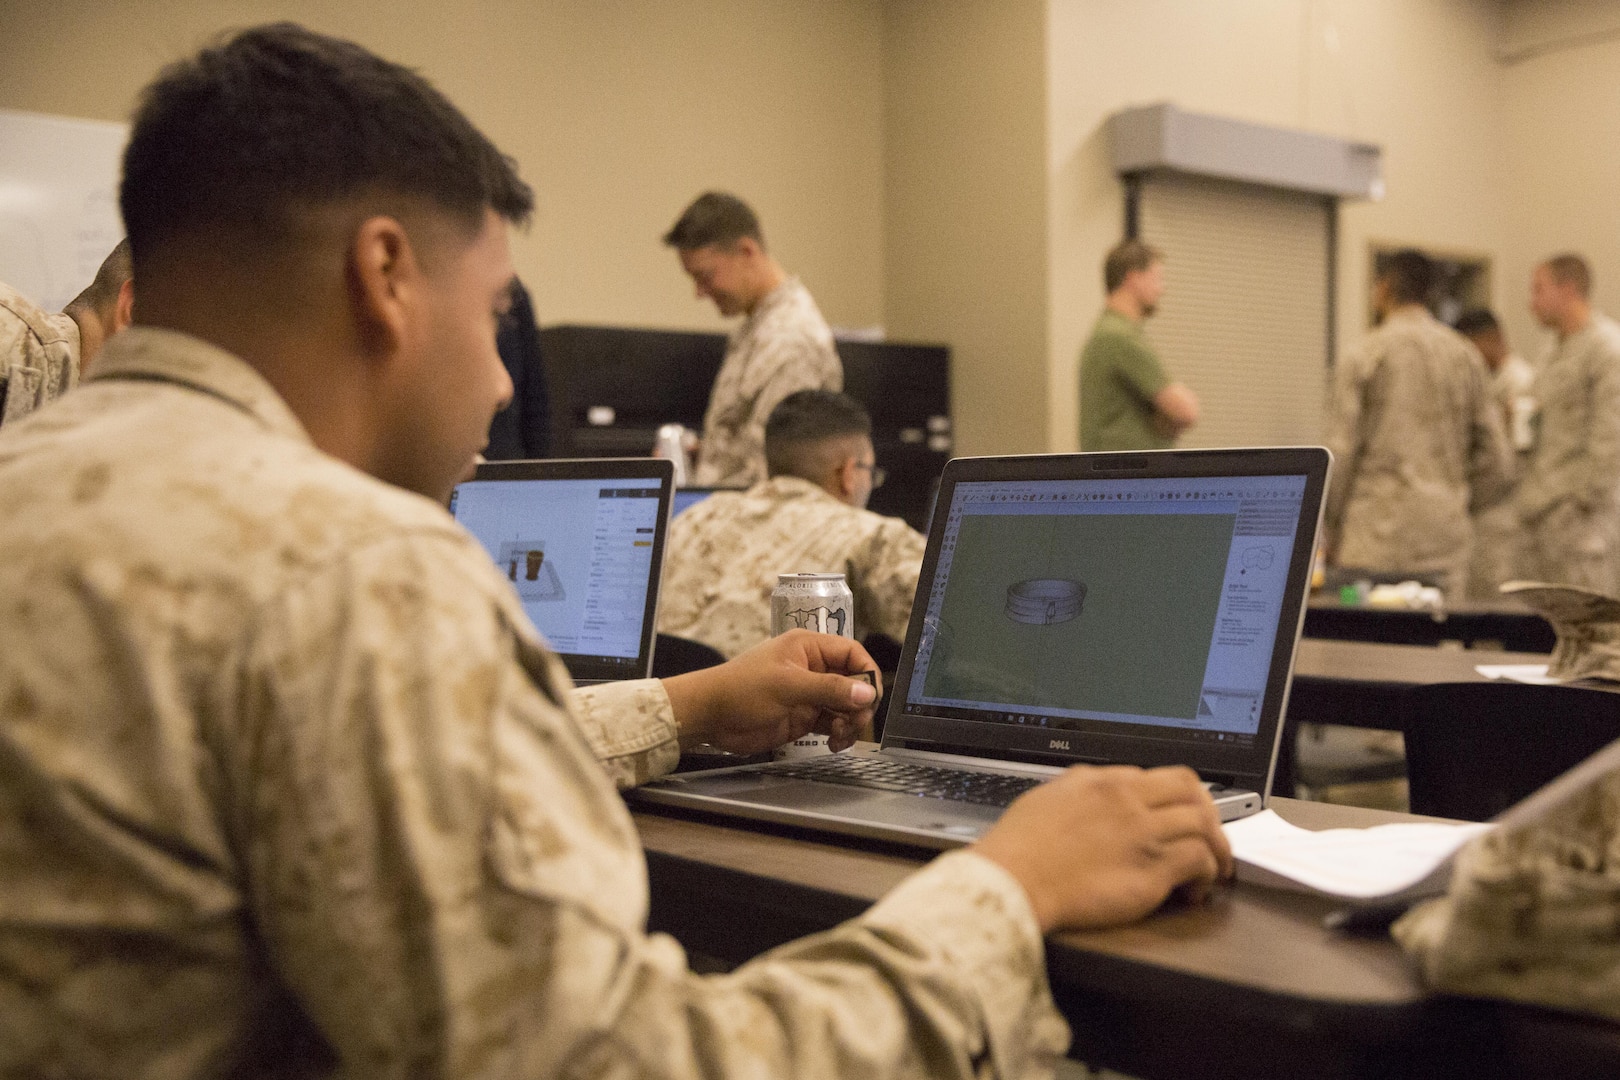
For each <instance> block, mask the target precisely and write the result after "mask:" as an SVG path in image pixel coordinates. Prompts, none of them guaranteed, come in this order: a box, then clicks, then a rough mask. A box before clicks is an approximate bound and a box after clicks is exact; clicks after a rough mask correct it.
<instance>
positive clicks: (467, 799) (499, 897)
mask: <svg viewBox="0 0 1620 1080" xmlns="http://www.w3.org/2000/svg"><path fill="white" fill-rule="evenodd" d="M0 504H3V505H5V506H9V507H13V508H15V507H21V506H27V507H29V512H28V513H27V514H22V513H9V514H5V515H0V608H3V609H4V611H5V613H6V614H5V617H4V618H3V619H0V1077H8V1078H9V1077H24V1076H27V1077H36V1076H72V1077H89V1078H96V1077H118V1078H121V1080H143V1078H157V1077H162V1078H164V1080H190V1078H201V1077H226V1076H230V1077H271V1076H274V1077H311V1076H336V1075H342V1076H346V1077H372V1078H381V1077H400V1078H404V1077H413V1078H416V1077H466V1078H476V1077H492V1078H493V1077H502V1078H505V1077H519V1076H521V1077H550V1076H558V1075H564V1074H566V1075H579V1076H584V1075H591V1076H607V1075H612V1076H631V1075H635V1076H660V1077H671V1078H679V1077H696V1076H699V1075H703V1076H708V1077H724V1076H742V1075H749V1076H767V1075H776V1076H786V1075H789V1074H795V1075H800V1076H808V1077H828V1078H830V1077H834V1076H843V1075H874V1076H876V1075H884V1076H923V1075H925V1074H926V1075H950V1076H967V1075H972V1074H973V1073H974V1071H975V1070H978V1075H999V1076H1009V1077H1010V1076H1033V1075H1044V1074H1047V1073H1049V1071H1050V1068H1051V1066H1052V1064H1053V1055H1054V1054H1055V1053H1057V1052H1058V1051H1059V1050H1061V1048H1062V1047H1063V1045H1064V1042H1065V1039H1066V1028H1065V1027H1064V1025H1063V1023H1062V1020H1061V1018H1060V1017H1059V1016H1058V1015H1057V1014H1056V1012H1055V1011H1054V1009H1053V1007H1052V1003H1051V1000H1050V997H1049V994H1048V991H1047V987H1046V981H1045V977H1044V968H1043V950H1042V942H1041V938H1040V935H1039V932H1038V929H1037V926H1036V923H1035V921H1034V919H1033V917H1032V914H1031V912H1030V910H1029V906H1028V901H1027V899H1026V898H1025V896H1024V894H1023V892H1022V890H1021V889H1020V888H1019V886H1018V884H1017V883H1016V882H1015V881H1014V880H1013V879H1012V878H1011V876H1010V875H1008V874H1006V873H1005V872H1004V871H1002V870H1001V869H1000V868H999V867H997V866H996V865H995V864H993V863H991V862H990V861H988V860H986V859H984V858H982V857H981V856H978V855H976V854H973V853H971V852H959V853H956V854H952V855H946V856H944V857H943V858H941V859H939V860H937V861H936V862H935V863H933V865H931V866H930V867H928V868H927V869H925V870H923V871H922V872H921V873H919V874H917V875H916V876H915V877H913V878H912V879H911V880H910V881H908V882H906V883H904V884H902V885H901V886H900V887H899V888H898V889H897V890H895V892H894V893H892V894H891V895H890V896H888V897H887V898H885V899H884V900H883V901H881V902H880V903H879V904H877V905H876V906H875V907H874V908H873V909H872V910H871V911H869V912H868V913H867V914H865V915H864V916H862V917H861V918H859V919H857V920H854V921H852V922H850V923H847V924H845V925H844V926H842V927H840V928H838V929H835V930H833V931H831V932H829V933H826V934H822V935H819V936H817V937H814V938H810V939H806V940H805V941H801V942H798V943H796V944H793V945H790V946H787V947H785V948H783V949H780V950H777V951H775V952H774V953H771V954H769V955H767V956H766V957H764V958H762V959H761V960H759V961H756V962H755V963H752V964H750V965H747V966H745V967H743V968H741V969H739V970H737V971H736V972H734V973H732V974H730V975H726V976H723V977H715V978H702V977H697V976H694V975H693V974H691V973H690V972H689V971H688V969H687V966H686V963H685V958H684V956H683V954H682V952H681V950H680V948H679V947H678V946H677V945H676V944H675V942H673V941H672V940H670V939H669V938H667V937H663V936H657V935H654V936H648V935H647V934H646V932H645V920H646V917H647V903H648V897H647V880H646V864H645V861H644V858H643V855H642V852H641V850H640V848H639V846H638V844H637V841H636V833H635V828H634V826H633V824H632V822H631V819H630V817H629V815H628V813H627V812H626V810H625V807H624V805H623V803H622V802H621V801H620V800H619V798H618V797H617V795H616V793H615V790H614V781H617V782H618V783H619V784H621V785H623V784H628V783H630V782H633V781H635V780H638V779H642V778H645V777H648V776H651V775H653V774H656V773H659V772H662V771H664V770H666V769H668V768H669V767H670V766H671V764H672V763H673V762H674V760H675V758H676V752H677V749H676V748H677V743H676V738H677V732H676V726H675V721H674V719H673V717H672V715H671V709H670V705H669V700H668V698H667V697H666V696H665V694H664V692H663V688H662V684H660V683H658V682H655V681H637V682H628V683H621V684H618V685H615V686H611V687H606V688H595V689H592V690H589V691H577V692H573V693H572V694H571V692H570V687H569V683H568V679H567V676H566V674H565V673H564V672H563V670H562V668H561V667H560V666H559V664H558V663H557V661H556V660H555V658H554V657H553V656H552V655H551V654H550V653H549V652H548V651H547V650H546V648H545V646H544V645H543V644H542V642H541V641H540V639H539V637H538V636H537V634H536V633H535V631H534V629H533V628H532V626H531V625H530V624H529V622H528V621H527V620H526V619H525V618H524V615H523V611H522V608H521V606H520V604H519V602H518V598H517V597H516V595H515V594H513V592H512V591H511V589H510V587H509V585H508V584H507V583H506V582H505V580H504V579H503V578H502V577H501V575H500V573H499V572H498V571H497V570H496V568H495V567H494V565H493V564H492V563H491V562H490V560H489V557H488V556H487V555H486V554H485V553H484V551H483V549H482V548H480V547H479V545H478V543H477V542H476V541H475V540H474V539H473V538H472V537H470V536H469V535H468V534H467V533H465V532H464V531H463V530H462V529H461V528H460V527H459V526H457V525H456V524H455V523H454V522H453V521H452V520H451V518H450V517H449V515H447V514H446V513H445V512H444V510H443V508H442V507H440V506H438V505H436V504H434V503H433V502H432V501H430V500H428V499H424V498H421V497H419V496H416V495H412V494H409V493H407V492H404V491H401V490H399V489H396V488H393V487H390V486H388V485H385V484H382V483H380V482H378V481H376V480H374V479H372V478H370V477H367V476H365V475H363V474H361V473H360V472H358V471H356V470H354V469H352V468H350V467H348V466H347V465H344V464H342V463H340V462H338V461H336V460H334V459H332V458H330V457H327V456H326V455H324V454H322V453H320V452H319V451H318V450H316V449H315V448H314V447H313V446H312V445H311V444H310V442H309V440H308V437H307V435H306V434H305V433H304V431H303V429H302V428H301V427H300V425H299V423H298V421H297V419H296V418H295V417H294V415H293V413H292V412H291V411H290V410H289V409H288V408H287V406H286V405H285V404H284V403H283V402H282V400H281V399H280V398H279V397H277V396H276V394H275V392H274V391H273V390H272V389H271V387H270V386H269V384H268V383H267V382H265V381H264V379H263V378H261V377H260V376H259V375H258V374H257V373H256V372H254V371H253V370H252V369H251V368H249V367H248V366H247V365H245V364H243V363H242V362H241V361H239V360H237V359H235V358H233V357H231V356H229V355H228V354H226V353H223V352H221V351H219V350H218V349H216V348H214V347H212V346H209V345H207V344H205V343H203V342H201V341H198V340H196V339H194V338H190V337H187V336H184V335H181V334H176V333H172V332H168V331H160V330H152V329H144V328H136V329H134V330H131V331H128V332H126V333H125V334H122V335H120V336H119V338H118V339H116V340H115V341H114V342H112V343H111V344H109V346H108V347H107V349H106V351H105V352H104V353H103V356H102V358H101V360H100V362H99V363H98V364H97V370H96V373H95V376H94V378H93V379H92V380H91V381H90V382H89V383H88V385H87V386H86V387H84V388H82V389H80V390H79V391H76V392H75V393H74V394H72V395H70V396H69V397H68V398H67V399H65V400H64V401H62V402H61V403H59V404H58V405H56V406H53V407H52V408H51V409H50V410H48V411H46V412H44V413H42V414H40V415H39V416H37V417H33V418H31V419H29V420H28V421H26V422H24V423H21V424H19V425H17V426H16V427H15V428H12V429H9V430H7V431H6V432H4V433H0Z"/></svg>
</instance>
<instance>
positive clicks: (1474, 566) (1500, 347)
mask: <svg viewBox="0 0 1620 1080" xmlns="http://www.w3.org/2000/svg"><path fill="white" fill-rule="evenodd" d="M1457 333H1459V334H1461V335H1462V336H1463V337H1465V338H1467V339H1468V340H1469V341H1470V342H1472V343H1473V346H1474V348H1476V349H1478V350H1479V354H1480V356H1482V357H1483V358H1484V359H1485V367H1486V368H1487V369H1488V370H1489V371H1490V373H1491V378H1490V391H1491V396H1492V397H1493V398H1494V399H1495V400H1496V407H1497V410H1498V412H1500V413H1501V415H1502V423H1503V425H1504V428H1505V430H1506V431H1507V434H1508V442H1509V443H1510V444H1511V445H1512V446H1513V450H1514V454H1515V457H1516V460H1515V462H1514V464H1515V466H1517V467H1518V468H1522V467H1523V466H1524V463H1525V459H1526V457H1527V455H1528V453H1529V450H1530V447H1531V445H1532V444H1533V443H1534V442H1535V433H1534V431H1533V429H1532V427H1531V421H1532V420H1533V418H1534V416H1535V411H1536V399H1535V398H1534V397H1532V396H1531V394H1530V387H1531V384H1532V383H1534V382H1535V379H1536V370H1535V368H1533V367H1531V366H1530V364H1529V362H1528V361H1526V360H1525V359H1524V357H1522V356H1520V355H1519V354H1518V353H1516V352H1513V351H1512V350H1510V349H1509V348H1508V342H1507V335H1505V334H1504V333H1503V332H1502V326H1501V324H1500V323H1499V322H1497V319H1496V316H1495V315H1493V314H1492V313H1491V312H1489V311H1487V310H1486V309H1484V308H1474V309H1472V310H1469V311H1465V312H1463V313H1462V315H1460V316H1458V318H1457ZM1523 547H1524V530H1523V529H1522V528H1521V527H1520V525H1519V513H1518V510H1517V509H1516V508H1515V506H1514V502H1513V500H1512V499H1511V498H1508V499H1504V500H1502V501H1501V502H1499V503H1497V504H1496V505H1494V506H1490V507H1486V508H1485V509H1482V510H1480V511H1479V512H1478V513H1477V514H1475V515H1474V557H1473V562H1472V563H1471V564H1470V566H1469V570H1468V595H1470V596H1473V597H1477V598H1480V599H1488V598H1490V597H1493V596H1497V595H1499V594H1498V592H1497V586H1499V585H1501V584H1502V582H1504V581H1511V580H1513V578H1514V577H1515V576H1517V574H1518V572H1519V566H1520V564H1521V563H1522V562H1523V561H1524V555H1523Z"/></svg>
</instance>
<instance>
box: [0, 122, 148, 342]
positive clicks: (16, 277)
mask: <svg viewBox="0 0 1620 1080" xmlns="http://www.w3.org/2000/svg"><path fill="white" fill-rule="evenodd" d="M128 141H129V125H128V124H111V123H107V122H105V121H101V120H79V119H75V118H73V117H68V116H46V115H44V114H42V113H29V112H16V111H13V110H10V109H0V281H3V282H5V283H6V284H7V285H10V286H12V287H13V288H15V289H16V290H17V291H18V292H20V293H22V294H23V295H24V296H26V297H28V298H29V299H31V300H33V301H34V302H35V303H37V304H39V305H40V306H41V307H42V308H44V309H45V310H46V311H60V310H61V309H62V306H63V305H64V304H66V303H67V302H68V301H69V300H72V299H73V298H74V297H75V296H77V295H79V292H80V290H82V289H83V288H84V287H85V286H86V285H88V284H90V282H91V280H92V279H93V278H94V277H95V276H96V270H97V269H98V268H99V267H100V266H101V261H102V260H103V259H105V258H106V257H107V253H108V252H109V251H111V250H112V249H113V248H114V247H115V246H116V245H117V244H118V241H119V240H121V239H123V236H124V223H123V219H122V218H121V217H120V216H119V213H118V176H119V169H120V166H121V160H122V158H123V154H124V144H125V143H126V142H128Z"/></svg>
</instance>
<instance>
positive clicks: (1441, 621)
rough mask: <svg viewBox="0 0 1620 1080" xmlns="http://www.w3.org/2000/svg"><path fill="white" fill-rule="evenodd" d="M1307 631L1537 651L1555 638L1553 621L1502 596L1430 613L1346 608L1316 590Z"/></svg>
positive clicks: (1389, 640)
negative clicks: (1487, 645) (1492, 644)
mask: <svg viewBox="0 0 1620 1080" xmlns="http://www.w3.org/2000/svg"><path fill="white" fill-rule="evenodd" d="M1305 636H1306V637H1310V638H1327V639H1334V640H1340V641H1377V642H1382V643H1384V644H1388V645H1438V644H1439V643H1440V642H1442V641H1460V642H1462V643H1463V644H1464V645H1473V644H1475V643H1476V642H1481V643H1484V642H1495V643H1496V645H1495V647H1497V648H1502V649H1508V650H1511V651H1513V652H1536V653H1548V652H1551V651H1552V648H1553V643H1554V641H1555V637H1554V634H1553V629H1552V624H1551V623H1549V622H1548V621H1547V620H1546V619H1544V618H1542V617H1541V616H1540V615H1537V614H1536V613H1535V612H1533V611H1531V610H1530V609H1529V607H1527V606H1526V605H1524V604H1523V603H1520V602H1518V601H1516V600H1514V599H1513V598H1511V597H1506V596H1504V597H1502V598H1501V599H1498V600H1488V601H1487V600H1463V601H1458V602H1456V603H1453V604H1450V605H1448V606H1447V608H1446V610H1445V611H1443V612H1429V611H1402V610H1397V609H1391V608H1373V607H1364V606H1361V607H1357V606H1349V607H1347V606H1345V605H1344V604H1341V603H1340V602H1339V599H1338V597H1336V596H1331V595H1321V594H1319V595H1315V596H1312V597H1311V599H1310V602H1309V604H1308V606H1307V607H1306V609H1305Z"/></svg>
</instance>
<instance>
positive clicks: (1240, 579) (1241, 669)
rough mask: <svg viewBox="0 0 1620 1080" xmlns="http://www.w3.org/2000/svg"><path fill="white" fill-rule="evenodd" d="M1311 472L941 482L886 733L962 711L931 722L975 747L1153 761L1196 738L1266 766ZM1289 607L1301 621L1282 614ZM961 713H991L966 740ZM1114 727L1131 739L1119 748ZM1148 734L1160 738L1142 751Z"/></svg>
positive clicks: (1181, 751) (978, 718)
mask: <svg viewBox="0 0 1620 1080" xmlns="http://www.w3.org/2000/svg"><path fill="white" fill-rule="evenodd" d="M1071 460H1072V459H1071ZM1116 460H1117V458H1116ZM1308 480H1309V476H1308V474H1307V472H1304V471H1302V472H1300V473H1283V474H1278V475H1259V474H1257V475H1230V476H1217V475H1209V476H1198V475H1193V476H1187V475H1182V476H1176V477H1166V476H1157V477H1154V476H1117V475H1116V476H1108V477H1099V478H1096V479H1091V478H1074V477H1066V478H1051V479H1045V478H1039V479H1033V478H1020V479H986V480H973V479H969V478H967V477H963V478H962V479H960V480H958V481H957V482H955V483H954V484H950V485H948V488H947V490H942V492H941V496H940V498H941V504H940V511H941V512H943V513H944V514H945V517H944V520H943V521H936V522H935V526H934V529H933V530H932V532H933V535H932V536H931V537H930V547H931V549H932V550H931V552H930V554H931V556H932V559H931V567H930V571H931V572H925V577H924V580H923V584H922V586H921V588H920V589H919V594H918V598H917V599H918V603H919V605H921V606H922V609H923V610H922V611H921V613H920V615H921V625H920V627H919V626H916V625H914V626H913V633H912V635H910V636H911V638H912V639H913V640H912V641H908V650H907V651H908V653H909V654H910V656H909V659H910V660H911V663H910V666H909V669H908V668H906V666H905V665H904V664H903V665H902V674H901V678H902V681H903V683H902V685H903V690H902V692H903V695H904V696H903V698H902V700H901V701H900V702H898V703H897V704H898V705H899V708H898V710H897V711H898V712H899V713H900V714H901V715H900V716H899V717H897V718H894V719H897V720H898V721H899V723H898V724H895V729H896V731H897V733H901V732H908V731H909V732H910V733H912V734H916V733H917V732H918V730H919V724H918V723H917V722H915V721H911V720H910V718H912V717H916V718H919V719H920V718H924V717H926V718H930V719H933V720H945V721H954V722H955V723H953V724H951V725H950V727H951V728H954V729H955V730H954V731H953V732H952V733H950V734H948V735H938V734H937V733H936V737H941V738H946V739H952V740H958V741H965V742H967V743H968V744H970V745H980V746H984V745H995V744H997V743H998V742H1005V743H1006V744H1007V745H1010V746H1014V747H1027V748H1032V749H1033V748H1039V749H1041V750H1051V751H1053V752H1055V753H1057V754H1059V755H1073V756H1075V757H1078V758H1086V757H1094V758H1100V759H1105V760H1114V761H1135V762H1136V763H1140V764H1151V763H1154V762H1155V761H1160V760H1163V761H1173V760H1186V759H1187V758H1188V756H1189V755H1188V754H1187V748H1188V747H1189V745H1196V744H1205V745H1206V746H1207V748H1208V750H1210V751H1213V752H1214V753H1213V755H1210V754H1204V755H1193V756H1200V757H1205V758H1209V757H1212V756H1213V757H1215V758H1219V759H1226V760H1229V761H1233V762H1236V761H1238V760H1240V759H1242V758H1246V757H1254V758H1259V759H1266V760H1267V764H1269V756H1270V754H1269V751H1270V745H1271V740H1272V738H1273V736H1274V734H1275V725H1274V724H1270V725H1266V724H1263V723H1262V721H1263V719H1264V718H1265V717H1264V713H1265V706H1266V700H1267V693H1268V689H1272V688H1273V681H1274V674H1275V667H1276V665H1275V663H1274V661H1275V659H1276V656H1277V651H1278V650H1277V647H1278V644H1279V635H1288V637H1287V639H1286V641H1285V644H1287V645H1288V646H1289V648H1290V649H1291V648H1292V644H1293V635H1294V634H1295V633H1297V613H1298V601H1299V598H1298V597H1294V603H1293V604H1292V605H1290V604H1288V603H1286V602H1285V601H1286V600H1288V598H1289V594H1290V589H1291V588H1292V587H1296V586H1297V591H1300V592H1302V589H1303V586H1302V584H1301V582H1302V570H1301V567H1299V566H1296V565H1295V562H1296V560H1298V559H1301V552H1303V559H1304V560H1306V561H1308V557H1309V541H1310V540H1312V539H1314V530H1315V525H1316V504H1317V503H1318V502H1319V500H1320V486H1321V484H1320V480H1318V482H1317V484H1316V485H1315V487H1316V489H1317V490H1316V491H1315V492H1314V493H1313V494H1314V498H1311V499H1308V498H1307V495H1308V492H1307V488H1308V487H1310V486H1311V485H1310V484H1309V483H1308ZM947 498H948V499H949V501H948V503H947V502H946V501H945V500H946V499H947ZM1307 511H1308V514H1309V517H1308V520H1305V518H1306V514H1307ZM1302 529H1303V530H1304V531H1305V533H1306V535H1305V536H1304V537H1301V530H1302ZM1302 541H1303V544H1302ZM1291 568H1292V570H1293V573H1291ZM1290 606H1291V607H1292V609H1293V612H1294V614H1295V618H1296V623H1295V624H1291V625H1286V626H1285V625H1284V623H1283V618H1284V615H1285V613H1286V612H1287V610H1288V609H1289V608H1290ZM916 621H917V620H916V619H914V623H915V622H916ZM1272 711H1273V712H1277V711H1280V706H1277V707H1274V708H1273V710H1272ZM1273 719H1274V718H1273ZM891 722H893V721H891ZM969 725H970V726H972V727H978V728H983V729H986V730H982V731H980V732H979V733H977V735H975V736H972V737H969V738H966V739H964V738H963V734H962V733H963V730H964V729H965V727H966V726H969ZM990 728H996V729H1001V730H1002V731H1003V732H1005V733H1006V736H1005V738H998V737H997V736H996V735H995V734H994V732H992V731H990V730H988V729H990ZM1014 729H1025V732H1026V733H1025V734H1023V737H1019V732H1017V731H1016V730H1014ZM1028 729H1034V730H1028ZM1043 733H1044V737H1042V735H1043ZM1071 736H1072V737H1071ZM1122 741H1129V742H1130V743H1132V744H1134V746H1133V748H1131V749H1130V750H1126V751H1124V752H1116V751H1120V750H1121V749H1122V748H1121V747H1120V746H1119V745H1118V744H1119V743H1120V742H1122ZM1152 743H1160V744H1166V745H1162V746H1161V747H1159V748H1158V750H1157V751H1154V750H1151V749H1149V750H1145V751H1144V746H1145V745H1147V744H1152ZM1111 744H1113V745H1111ZM1260 744H1264V745H1260ZM1251 751H1259V752H1258V753H1250V752H1251Z"/></svg>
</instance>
